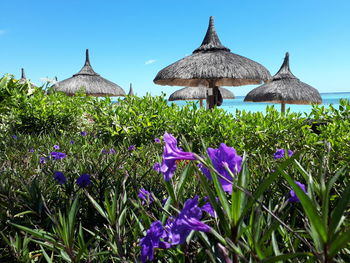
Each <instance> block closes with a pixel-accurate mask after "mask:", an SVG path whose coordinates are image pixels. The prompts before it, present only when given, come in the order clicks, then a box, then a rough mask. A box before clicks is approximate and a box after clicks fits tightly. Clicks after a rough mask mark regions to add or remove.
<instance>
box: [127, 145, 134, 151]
mask: <svg viewBox="0 0 350 263" xmlns="http://www.w3.org/2000/svg"><path fill="white" fill-rule="evenodd" d="M135 149H136V146H135V145H130V146H129V148H128V151H129V152H132V151H135Z"/></svg>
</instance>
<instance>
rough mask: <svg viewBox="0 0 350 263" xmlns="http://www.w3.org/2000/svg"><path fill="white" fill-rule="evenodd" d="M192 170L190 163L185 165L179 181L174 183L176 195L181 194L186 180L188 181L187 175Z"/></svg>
mask: <svg viewBox="0 0 350 263" xmlns="http://www.w3.org/2000/svg"><path fill="white" fill-rule="evenodd" d="M191 172H193V167H192V163H191V164H189V165H187V166H186V168H185V169H184V171H183V172H182V174H181V177H180V181H179V182H178V183H177V184H176V187H175V191H176V196H182V191H183V189H184V186H185V184H186V182H187V181H188V178H189V175H190V174H191Z"/></svg>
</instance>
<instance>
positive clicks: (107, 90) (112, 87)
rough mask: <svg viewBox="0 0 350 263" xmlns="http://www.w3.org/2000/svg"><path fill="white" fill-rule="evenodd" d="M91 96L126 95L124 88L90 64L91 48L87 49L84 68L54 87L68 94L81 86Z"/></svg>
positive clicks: (71, 93)
mask: <svg viewBox="0 0 350 263" xmlns="http://www.w3.org/2000/svg"><path fill="white" fill-rule="evenodd" d="M82 87H83V88H84V89H85V93H86V94H87V95H91V96H97V97H106V96H125V92H124V90H123V89H122V88H121V87H119V86H118V85H117V84H115V83H113V82H111V81H109V80H107V79H105V78H102V77H101V76H100V75H99V74H97V73H96V72H95V71H94V70H93V69H92V67H91V65H90V59H89V50H88V49H87V50H86V59H85V64H84V66H83V68H82V69H81V70H80V71H79V72H78V73H77V74H74V75H73V76H72V77H71V78H68V79H65V80H62V81H59V82H57V83H56V84H55V85H54V89H56V90H57V91H63V92H65V93H66V94H67V95H74V94H75V93H76V92H78V91H79V90H80V89H81V88H82Z"/></svg>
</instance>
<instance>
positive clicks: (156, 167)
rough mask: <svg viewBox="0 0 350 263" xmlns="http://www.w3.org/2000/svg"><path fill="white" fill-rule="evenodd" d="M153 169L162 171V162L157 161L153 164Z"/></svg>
mask: <svg viewBox="0 0 350 263" xmlns="http://www.w3.org/2000/svg"><path fill="white" fill-rule="evenodd" d="M153 170H154V171H156V172H157V173H160V163H155V164H154V165H153Z"/></svg>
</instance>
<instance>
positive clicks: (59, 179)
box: [53, 171, 67, 184]
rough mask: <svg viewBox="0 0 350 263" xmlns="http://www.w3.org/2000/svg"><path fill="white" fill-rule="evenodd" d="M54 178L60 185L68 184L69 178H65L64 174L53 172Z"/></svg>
mask: <svg viewBox="0 0 350 263" xmlns="http://www.w3.org/2000/svg"><path fill="white" fill-rule="evenodd" d="M53 178H54V179H55V180H56V181H57V182H58V183H59V184H65V183H66V182H67V178H66V177H65V176H64V174H63V173H62V172H59V171H54V172H53Z"/></svg>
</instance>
